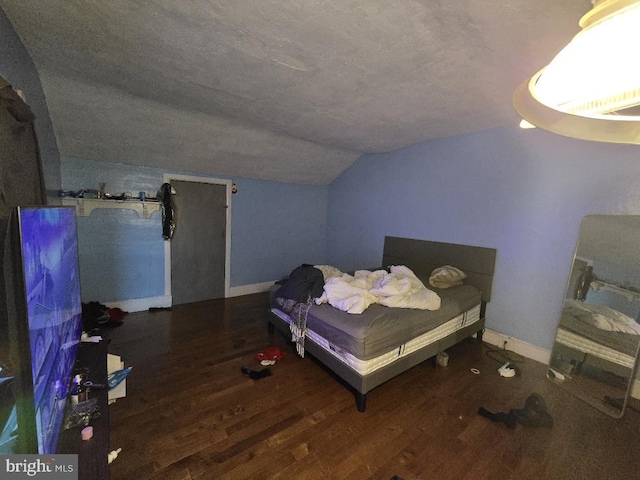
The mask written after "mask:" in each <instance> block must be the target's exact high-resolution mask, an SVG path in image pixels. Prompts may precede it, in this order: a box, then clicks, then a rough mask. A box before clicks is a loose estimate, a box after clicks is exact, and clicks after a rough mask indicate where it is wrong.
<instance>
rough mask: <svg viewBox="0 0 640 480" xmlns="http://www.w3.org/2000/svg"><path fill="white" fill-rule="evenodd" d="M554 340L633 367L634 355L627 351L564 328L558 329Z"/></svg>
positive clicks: (624, 365)
mask: <svg viewBox="0 0 640 480" xmlns="http://www.w3.org/2000/svg"><path fill="white" fill-rule="evenodd" d="M556 341H557V342H558V343H561V344H562V345H565V346H567V347H571V348H573V349H575V350H578V351H580V352H583V353H587V354H590V355H595V356H596V357H599V358H602V359H604V360H607V361H609V362H612V363H615V364H617V365H622V366H623V367H626V368H630V369H633V366H634V365H635V362H636V357H635V355H634V356H631V355H629V354H627V353H623V352H619V351H617V350H614V349H613V348H611V347H608V346H606V345H602V344H601V343H597V342H595V341H593V340H590V339H588V338H586V337H583V336H581V335H579V334H577V333H574V332H572V331H570V330H566V329H564V328H559V329H558V333H557V337H556Z"/></svg>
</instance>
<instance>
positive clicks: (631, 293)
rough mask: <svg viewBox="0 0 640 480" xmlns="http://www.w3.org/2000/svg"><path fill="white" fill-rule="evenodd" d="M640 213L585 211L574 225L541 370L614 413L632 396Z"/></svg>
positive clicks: (638, 344)
mask: <svg viewBox="0 0 640 480" xmlns="http://www.w3.org/2000/svg"><path fill="white" fill-rule="evenodd" d="M639 320H640V215H588V216H586V217H585V218H584V219H583V220H582V223H581V224H580V235H579V237H578V244H577V247H576V252H575V255H574V260H573V266H572V269H571V275H570V277H569V284H568V287H567V289H566V292H565V297H564V305H563V308H562V312H561V315H560V321H559V323H558V329H557V332H556V339H555V342H554V344H553V348H552V351H551V359H550V361H549V369H548V373H547V376H548V378H549V379H550V380H551V381H552V382H553V383H555V384H556V385H558V386H560V387H562V388H564V389H566V390H568V391H570V392H571V393H573V394H575V395H576V396H578V397H580V398H581V399H583V400H584V401H586V402H587V403H589V404H590V405H593V406H594V407H596V408H598V409H599V410H601V411H603V412H605V413H607V414H608V415H611V416H613V417H617V418H619V417H621V416H622V415H623V413H624V408H625V406H626V404H627V401H628V398H629V395H633V396H634V397H640V388H639V386H640V380H638V377H640V375H638V374H637V373H636V365H637V359H638V351H639V349H640V324H639V323H638V322H639Z"/></svg>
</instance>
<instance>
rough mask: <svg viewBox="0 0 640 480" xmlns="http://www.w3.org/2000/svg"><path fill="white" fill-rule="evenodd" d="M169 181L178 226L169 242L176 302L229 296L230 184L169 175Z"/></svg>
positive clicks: (168, 261)
mask: <svg viewBox="0 0 640 480" xmlns="http://www.w3.org/2000/svg"><path fill="white" fill-rule="evenodd" d="M165 182H167V183H170V184H171V187H172V189H173V191H175V194H174V196H173V199H174V205H175V222H176V227H175V231H174V234H173V237H172V238H171V240H170V241H166V242H165V255H167V252H168V257H169V258H168V259H167V258H165V269H168V275H165V281H167V280H168V281H167V283H166V284H165V285H167V287H168V288H169V289H170V292H169V295H171V297H172V304H173V305H181V304H185V303H193V302H200V301H204V300H212V299H215V298H224V297H226V296H228V292H229V258H230V230H231V229H230V219H231V215H230V201H229V200H230V198H229V194H230V190H231V181H230V180H229V181H227V180H217V179H208V178H202V177H188V176H182V175H165ZM167 277H168V278H167Z"/></svg>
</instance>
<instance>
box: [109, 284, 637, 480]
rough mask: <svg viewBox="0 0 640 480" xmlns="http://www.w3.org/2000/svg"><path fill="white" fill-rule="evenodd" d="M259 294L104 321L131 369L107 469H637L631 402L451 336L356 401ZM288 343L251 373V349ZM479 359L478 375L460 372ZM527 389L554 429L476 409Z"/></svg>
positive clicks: (479, 474) (189, 474) (282, 472)
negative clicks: (583, 389)
mask: <svg viewBox="0 0 640 480" xmlns="http://www.w3.org/2000/svg"><path fill="white" fill-rule="evenodd" d="M267 304H268V299H267V295H266V294H256V295H248V296H245V297H237V298H231V299H227V300H216V301H211V302H202V303H198V304H192V305H187V306H179V307H174V308H173V310H172V311H161V312H154V313H150V312H141V313H134V314H130V315H128V316H127V317H125V319H124V321H125V324H124V325H123V326H120V327H117V328H115V329H112V330H109V331H106V332H104V333H105V336H107V337H109V338H110V339H111V344H110V346H109V350H110V351H111V352H112V353H117V354H119V355H122V356H123V358H124V359H125V361H126V364H127V366H128V365H132V366H133V371H132V373H131V375H130V376H129V378H128V383H127V397H126V398H123V399H120V400H118V401H117V402H116V403H115V404H113V405H112V406H111V407H110V409H111V410H110V415H111V426H112V430H111V448H112V449H115V448H118V447H122V452H121V453H120V456H119V457H118V458H117V459H116V460H115V461H114V463H113V464H112V465H111V475H112V479H114V480H120V479H123V480H124V479H126V480H130V479H131V480H133V479H136V480H138V479H164V480H173V479H175V480H182V479H199V480H204V479H245V478H255V479H266V478H279V479H316V478H317V479H326V478H336V479H337V478H344V479H366V478H371V479H390V478H391V477H392V476H393V475H398V476H400V477H402V478H403V479H406V480H408V479H415V478H420V479H425V480H426V479H439V480H440V479H448V478H452V479H453V478H455V479H485V478H486V479H499V480H506V479H518V480H524V479H529V478H531V479H544V478H549V479H565V478H576V479H632V478H638V476H639V475H640V473H639V472H640V454H639V452H638V446H639V445H640V414H639V413H638V412H637V411H634V410H627V412H626V413H625V416H624V417H623V418H622V419H620V420H616V419H612V418H610V417H607V416H605V415H603V414H602V413H600V412H598V411H597V410H595V409H593V408H592V407H590V406H588V405H587V404H585V403H583V402H581V401H580V400H578V399H576V398H574V397H572V396H571V395H569V394H568V393H566V392H564V391H563V390H561V389H559V388H557V387H556V386H555V385H553V384H551V382H549V381H548V380H546V378H545V370H546V369H545V367H544V366H543V365H541V364H538V363H536V362H534V361H530V360H527V361H526V362H525V363H524V364H522V365H520V367H521V369H522V375H521V376H519V377H514V378H502V377H500V376H499V375H498V373H497V371H496V370H497V368H498V367H499V366H500V365H499V364H498V363H497V362H495V361H494V360H492V359H490V358H489V357H488V356H487V355H486V351H487V346H485V345H483V344H480V343H478V342H473V341H469V342H464V343H463V344H461V345H458V346H456V347H454V348H452V349H450V350H448V352H449V355H450V358H449V364H448V366H447V367H437V366H433V365H432V363H431V362H424V363H423V364H421V365H418V366H417V367H415V368H413V369H411V370H409V371H408V372H405V373H404V374H402V375H400V376H399V377H396V378H395V379H393V380H391V381H389V382H387V383H386V384H383V385H381V386H380V387H378V388H376V389H374V390H373V391H372V392H370V393H369V395H368V399H367V411H366V413H364V414H361V413H358V411H357V410H356V405H355V400H354V396H353V394H352V392H351V391H349V390H347V389H346V388H345V387H344V386H343V385H341V384H340V383H339V382H338V381H337V380H336V379H334V378H333V377H332V376H331V375H330V374H329V373H328V372H327V371H325V370H324V369H323V368H322V367H321V366H320V365H318V364H317V363H316V362H314V361H313V360H312V359H311V358H305V359H300V358H298V357H297V356H296V355H295V354H294V352H293V350H292V349H291V348H290V347H289V345H288V343H287V340H286V339H285V338H284V337H283V336H281V335H279V334H277V333H276V334H274V335H271V336H270V335H268V333H267V319H268V313H267ZM269 346H280V347H281V348H283V349H284V350H285V351H286V352H287V355H286V357H285V358H284V359H282V360H281V361H279V362H277V363H276V364H275V365H273V366H272V367H270V368H271V371H272V372H273V375H272V376H270V377H266V378H263V379H260V380H251V379H248V378H246V377H244V376H243V375H242V373H241V371H240V368H241V367H243V366H245V367H247V368H250V369H254V370H259V369H261V368H264V367H262V366H261V365H260V364H259V363H258V362H257V361H256V360H254V358H253V357H254V355H255V354H256V353H258V352H259V351H261V350H263V349H265V348H267V347H269ZM471 368H477V369H479V370H480V375H474V374H473V373H471V371H470V369H471ZM532 392H538V393H539V394H541V395H542V396H543V397H544V399H545V400H546V403H547V406H548V408H549V411H550V413H551V414H552V416H553V418H554V427H553V428H552V429H545V428H533V427H523V426H521V425H518V426H517V428H516V429H514V430H510V429H508V428H507V427H506V426H505V425H503V424H501V423H493V422H491V421H489V420H487V419H486V418H484V417H481V416H479V415H477V410H478V408H479V407H481V406H482V407H485V408H486V409H488V410H490V411H492V412H501V411H509V409H511V408H522V407H523V405H524V401H525V399H526V398H527V397H528V396H529V394H531V393H532Z"/></svg>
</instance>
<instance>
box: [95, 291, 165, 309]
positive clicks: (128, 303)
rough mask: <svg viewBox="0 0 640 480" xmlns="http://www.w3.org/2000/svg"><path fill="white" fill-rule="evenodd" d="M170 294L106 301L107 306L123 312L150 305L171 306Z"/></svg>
mask: <svg viewBox="0 0 640 480" xmlns="http://www.w3.org/2000/svg"><path fill="white" fill-rule="evenodd" d="M171 303H172V301H171V295H164V296H162V297H147V298H132V299H131V300H120V301H118V302H106V303H105V305H106V306H107V307H109V308H120V309H121V310H124V311H125V312H130V313H131V312H142V311H144V310H149V309H150V308H151V307H155V308H168V307H170V306H171Z"/></svg>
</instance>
